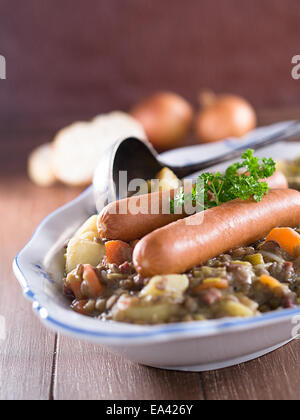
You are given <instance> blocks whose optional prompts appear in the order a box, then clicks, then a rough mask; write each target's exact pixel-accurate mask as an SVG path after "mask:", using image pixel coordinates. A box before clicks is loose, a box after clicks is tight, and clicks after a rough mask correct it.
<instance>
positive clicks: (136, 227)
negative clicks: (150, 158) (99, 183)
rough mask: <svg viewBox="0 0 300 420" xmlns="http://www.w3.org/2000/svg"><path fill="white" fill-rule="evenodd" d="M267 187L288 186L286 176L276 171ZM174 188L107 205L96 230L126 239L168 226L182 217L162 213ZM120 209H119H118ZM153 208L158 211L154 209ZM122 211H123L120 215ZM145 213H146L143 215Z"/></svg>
mask: <svg viewBox="0 0 300 420" xmlns="http://www.w3.org/2000/svg"><path fill="white" fill-rule="evenodd" d="M266 181H267V183H268V185H269V188H274V189H275V188H276V189H277V188H288V183H287V180H286V178H285V176H284V175H283V174H282V173H281V172H279V171H277V172H275V174H274V175H273V176H272V177H270V178H269V179H267V180H266ZM175 191H176V190H172V191H165V192H155V193H152V194H146V195H143V196H139V197H130V198H125V199H124V200H120V201H117V202H116V203H111V204H109V205H108V206H106V207H105V208H104V209H103V210H102V212H101V213H100V215H99V217H98V230H99V234H100V237H101V238H103V239H111V240H115V239H120V240H122V241H125V242H129V241H133V240H135V239H140V238H142V237H143V236H145V235H147V234H148V233H150V232H153V230H155V229H158V228H161V227H163V226H166V225H168V224H169V223H172V222H174V221H176V220H179V219H182V218H183V217H185V216H186V215H185V214H182V215H174V214H163V213H166V211H165V212H163V208H164V209H166V210H168V209H170V206H169V198H174V193H175ZM145 197H146V198H147V199H148V200H147V203H148V204H147V205H146V209H145V211H144V212H142V211H140V212H138V213H137V214H133V213H132V211H131V208H133V207H134V208H139V207H140V205H141V202H142V200H143V199H144V198H145ZM121 209H122V210H121ZM153 209H158V211H156V212H153ZM120 213H124V214H120ZM146 213H147V214H146Z"/></svg>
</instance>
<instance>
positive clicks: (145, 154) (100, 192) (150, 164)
mask: <svg viewBox="0 0 300 420" xmlns="http://www.w3.org/2000/svg"><path fill="white" fill-rule="evenodd" d="M299 135H300V121H294V122H291V123H290V124H289V125H288V126H287V127H285V128H284V129H282V128H281V129H279V130H278V131H277V132H276V133H275V134H274V133H272V135H269V136H266V137H264V138H262V139H260V140H259V141H257V142H252V143H251V144H250V145H249V144H248V145H245V144H243V145H242V146H240V147H237V148H235V149H234V150H233V151H230V152H228V153H224V154H222V155H219V156H217V157H215V158H213V159H208V160H205V161H202V162H200V163H193V164H189V165H185V166H170V165H168V167H169V168H170V169H171V170H172V171H173V172H174V173H175V174H176V175H177V177H178V178H179V179H182V178H185V177H187V176H188V175H191V174H193V173H195V172H198V171H201V170H203V169H207V168H210V167H212V166H215V165H218V164H220V163H224V162H227V161H230V160H232V159H235V158H238V157H240V155H241V152H243V151H245V150H246V149H248V148H249V147H251V148H252V149H254V150H258V149H260V148H262V147H266V146H268V145H271V144H275V143H278V142H282V141H286V140H288V139H292V138H295V137H297V136H299ZM165 166H166V165H165V164H164V163H162V162H161V161H160V159H159V156H158V153H157V152H156V151H155V150H154V148H153V147H152V146H151V145H150V144H149V143H148V142H147V141H145V140H140V139H137V138H134V137H130V138H126V139H121V140H119V141H117V142H116V143H115V144H114V145H113V146H112V147H110V148H109V149H108V150H107V151H106V152H105V154H104V155H103V157H102V159H101V161H100V162H99V165H98V167H97V169H96V171H95V175H94V180H93V185H94V194H95V201H96V207H97V210H98V211H101V210H102V209H103V207H104V206H105V205H107V204H108V203H110V202H113V201H115V200H118V199H120V198H124V197H126V196H127V186H128V184H129V182H130V181H132V180H133V179H143V180H148V179H154V178H155V177H156V174H157V173H158V172H159V171H160V170H161V169H162V168H163V167H165ZM121 172H126V177H127V182H125V183H124V180H123V183H124V186H123V187H120V173H121Z"/></svg>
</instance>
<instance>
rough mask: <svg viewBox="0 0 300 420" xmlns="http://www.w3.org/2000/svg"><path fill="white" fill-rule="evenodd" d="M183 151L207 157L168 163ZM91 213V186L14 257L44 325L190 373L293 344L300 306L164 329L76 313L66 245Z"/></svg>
mask: <svg viewBox="0 0 300 420" xmlns="http://www.w3.org/2000/svg"><path fill="white" fill-rule="evenodd" d="M217 147H218V146H217ZM186 154H187V156H191V155H192V156H193V158H195V159H197V156H198V158H199V154H200V155H203V154H205V153H204V149H203V147H202V146H195V147H193V148H192V149H191V148H189V149H185V150H178V151H176V152H170V153H169V155H168V154H165V155H164V156H163V158H164V159H165V160H169V161H172V162H175V161H176V159H177V160H178V159H180V161H181V162H182V161H183V157H184V155H186ZM260 154H262V155H266V154H268V155H272V156H273V157H275V158H276V157H278V156H280V157H290V156H295V155H297V154H300V145H293V144H292V145H287V144H285V145H277V146H276V147H274V148H273V149H272V150H271V151H270V149H268V150H267V151H263V152H260ZM94 213H95V205H94V198H93V190H92V188H89V189H88V190H86V191H85V192H84V193H83V194H82V195H81V196H80V197H78V198H77V199H76V200H74V201H72V202H71V203H69V204H67V205H66V206H64V207H62V208H60V209H59V210H57V211H55V212H54V213H52V214H51V215H49V216H48V217H47V218H46V219H45V220H44V221H43V222H42V223H41V224H40V226H39V227H38V228H37V230H36V232H35V233H34V235H33V237H32V239H31V240H30V242H29V243H28V244H27V245H26V247H25V248H24V249H23V250H22V251H21V252H20V253H19V254H18V255H17V256H16V258H15V260H14V263H13V266H14V272H15V274H16V276H17V278H18V280H19V282H20V284H21V286H22V288H23V292H24V295H25V296H26V297H27V298H29V299H30V300H31V301H32V302H33V309H34V311H35V313H36V314H37V315H38V316H39V317H40V319H41V321H42V322H43V323H44V324H45V325H46V326H47V327H49V328H51V329H53V330H55V331H57V332H60V333H62V334H65V335H69V336H71V337H76V338H78V339H83V340H88V341H91V342H94V343H98V344H100V345H102V346H105V347H107V348H109V349H111V350H112V351H114V352H116V353H119V354H122V355H123V356H125V357H127V358H128V359H130V360H132V361H135V362H138V363H141V364H145V365H149V366H155V367H160V368H167V369H177V370H188V371H203V370H211V369H218V368H223V367H227V366H232V365H235V364H238V363H241V362H245V361H248V360H251V359H254V358H256V357H259V356H261V355H264V354H266V353H268V352H270V351H273V350H274V349H277V348H278V347H280V346H282V345H284V344H285V343H287V342H289V341H290V340H292V338H293V334H292V331H293V330H295V326H296V324H295V323H296V322H297V321H298V322H299V319H300V318H299V315H300V308H296V309H292V310H283V311H278V312H272V313H268V314H265V315H262V316H260V317H257V318H250V319H237V318H230V319H222V320H217V321H207V322H192V323H177V324H168V325H159V326H136V325H130V324H121V323H115V322H107V323H104V322H100V321H98V320H96V319H92V318H88V317H85V316H82V315H79V314H77V313H75V312H73V311H72V310H71V309H69V301H68V300H67V299H66V298H65V297H64V296H63V294H62V285H61V279H62V273H63V264H64V258H63V244H64V242H65V240H66V239H68V238H70V236H71V235H72V234H73V233H74V232H75V230H76V229H77V228H78V227H79V226H80V225H81V224H82V222H84V221H85V220H86V219H87V218H88V217H89V216H91V215H92V214H94Z"/></svg>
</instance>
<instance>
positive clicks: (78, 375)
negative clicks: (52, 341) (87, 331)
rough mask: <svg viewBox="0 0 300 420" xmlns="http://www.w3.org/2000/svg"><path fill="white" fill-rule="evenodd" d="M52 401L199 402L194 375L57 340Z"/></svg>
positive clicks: (197, 378) (198, 383) (199, 390)
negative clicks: (146, 364)
mask: <svg viewBox="0 0 300 420" xmlns="http://www.w3.org/2000/svg"><path fill="white" fill-rule="evenodd" d="M53 397H54V399H58V400H63V399H71V400H77V399H82V400H90V399H96V400H106V399H107V400H118V399H119V400H130V399H134V400H147V399H151V400H164V399H171V400H180V399H183V400H189V399H196V400H202V399H203V398H204V393H203V390H202V384H201V378H200V376H199V375H198V374H197V373H194V374H192V373H181V372H172V371H166V370H159V369H153V368H148V367H146V366H141V365H138V364H135V363H132V362H129V361H127V360H125V359H123V358H121V357H119V356H116V355H114V354H112V353H109V352H108V351H106V350H105V349H103V348H102V347H100V346H96V345H93V344H88V343H84V342H80V341H78V340H72V339H69V338H65V337H60V339H59V342H58V353H57V364H56V370H55V387H54V395H53Z"/></svg>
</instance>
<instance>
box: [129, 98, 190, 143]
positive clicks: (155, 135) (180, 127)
mask: <svg viewBox="0 0 300 420" xmlns="http://www.w3.org/2000/svg"><path fill="white" fill-rule="evenodd" d="M131 115H132V116H133V117H134V118H136V119H137V120H138V121H139V122H140V123H141V124H142V125H143V127H144V129H145V131H146V134H147V137H148V139H149V140H150V142H151V143H152V144H153V145H154V147H156V148H158V149H160V150H164V149H169V148H172V147H175V146H178V145H179V143H180V142H181V141H182V140H183V139H184V137H185V136H186V135H187V134H188V132H189V130H190V128H191V124H192V121H193V109H192V107H191V105H190V104H189V103H188V102H187V101H186V100H185V99H183V98H182V97H181V96H179V95H176V94H174V93H169V92H159V93H157V94H155V95H154V96H151V97H150V98H148V99H146V100H145V101H142V102H141V103H139V104H138V105H136V106H135V107H134V108H133V110H132V111H131Z"/></svg>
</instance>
